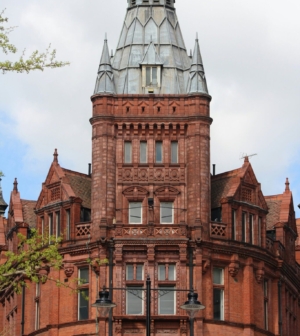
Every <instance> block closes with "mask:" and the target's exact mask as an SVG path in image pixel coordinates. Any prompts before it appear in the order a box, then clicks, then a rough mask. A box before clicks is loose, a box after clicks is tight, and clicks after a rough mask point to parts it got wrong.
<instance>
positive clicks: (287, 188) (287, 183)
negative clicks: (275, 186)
mask: <svg viewBox="0 0 300 336" xmlns="http://www.w3.org/2000/svg"><path fill="white" fill-rule="evenodd" d="M285 191H290V182H289V179H288V177H287V178H286V180H285Z"/></svg>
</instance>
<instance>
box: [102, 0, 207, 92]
mask: <svg viewBox="0 0 300 336" xmlns="http://www.w3.org/2000/svg"><path fill="white" fill-rule="evenodd" d="M122 1H125V0H122ZM127 1H128V9H127V13H126V17H125V20H124V23H123V26H122V30H121V34H120V38H119V42H118V45H117V48H116V52H115V54H114V56H113V57H110V55H109V52H108V47H107V41H105V43H104V48H103V53H102V58H101V63H100V67H99V71H98V77H97V83H96V88H95V94H97V93H105V92H114V93H116V94H144V93H148V91H147V85H146V86H145V79H144V78H143V76H144V75H143V73H144V74H145V73H147V72H146V71H144V70H145V69H144V68H145V67H146V66H148V65H149V67H151V66H157V68H160V69H159V70H160V71H157V73H158V74H159V76H160V78H159V80H158V81H157V84H156V85H152V86H151V89H152V91H151V92H152V93H155V94H187V93H190V92H199V93H205V94H207V93H208V90H207V86H206V81H205V76H204V70H203V64H202V59H201V54H200V49H199V44H198V41H197V47H198V48H197V49H196V50H197V52H196V53H195V52H194V57H193V58H192V59H191V58H190V57H189V55H188V53H187V49H186V46H185V43H184V39H183V36H182V32H181V28H180V24H179V20H178V17H177V14H176V10H175V0H127ZM149 60H154V61H153V62H150V61H149Z"/></svg>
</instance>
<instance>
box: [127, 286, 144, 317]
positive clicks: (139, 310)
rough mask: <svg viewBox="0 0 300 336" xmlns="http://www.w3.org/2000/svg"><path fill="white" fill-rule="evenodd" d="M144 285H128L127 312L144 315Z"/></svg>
mask: <svg viewBox="0 0 300 336" xmlns="http://www.w3.org/2000/svg"><path fill="white" fill-rule="evenodd" d="M142 288H143V287H142V286H135V287H127V290H126V314H127V315H143V313H144V309H143V308H144V307H143V298H144V291H143V290H142Z"/></svg>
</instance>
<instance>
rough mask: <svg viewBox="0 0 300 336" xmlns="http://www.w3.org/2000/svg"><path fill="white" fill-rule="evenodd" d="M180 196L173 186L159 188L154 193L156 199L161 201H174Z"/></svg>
mask: <svg viewBox="0 0 300 336" xmlns="http://www.w3.org/2000/svg"><path fill="white" fill-rule="evenodd" d="M179 194H180V191H179V190H178V189H176V188H174V187H171V186H162V187H159V188H157V189H156V190H155V192H154V195H155V196H156V197H158V198H159V199H164V200H174V199H175V198H176V197H177V196H178V195H179Z"/></svg>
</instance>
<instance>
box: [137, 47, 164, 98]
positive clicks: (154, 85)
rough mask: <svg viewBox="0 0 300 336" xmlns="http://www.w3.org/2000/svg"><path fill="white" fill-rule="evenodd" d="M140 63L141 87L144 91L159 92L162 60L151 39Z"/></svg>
mask: <svg viewBox="0 0 300 336" xmlns="http://www.w3.org/2000/svg"><path fill="white" fill-rule="evenodd" d="M140 65H141V68H142V87H143V89H144V90H145V93H159V91H160V88H161V72H162V66H163V62H162V61H161V59H160V57H159V55H158V53H157V51H156V48H155V45H154V44H153V41H151V42H150V44H149V46H148V48H147V50H146V52H145V55H144V58H143V60H142V62H141V63H140Z"/></svg>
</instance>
